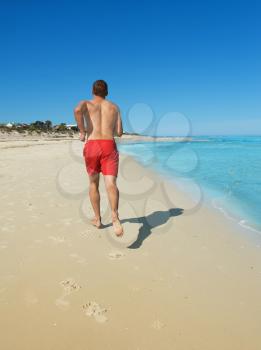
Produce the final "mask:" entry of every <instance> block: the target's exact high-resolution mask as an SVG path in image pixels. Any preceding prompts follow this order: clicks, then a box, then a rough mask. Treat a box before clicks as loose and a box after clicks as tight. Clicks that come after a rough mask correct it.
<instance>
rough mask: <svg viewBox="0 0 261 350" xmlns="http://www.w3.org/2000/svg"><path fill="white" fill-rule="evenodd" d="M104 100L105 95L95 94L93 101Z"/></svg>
mask: <svg viewBox="0 0 261 350" xmlns="http://www.w3.org/2000/svg"><path fill="white" fill-rule="evenodd" d="M104 100H105V98H104V97H101V96H97V95H93V102H95V103H101V102H102V101H104Z"/></svg>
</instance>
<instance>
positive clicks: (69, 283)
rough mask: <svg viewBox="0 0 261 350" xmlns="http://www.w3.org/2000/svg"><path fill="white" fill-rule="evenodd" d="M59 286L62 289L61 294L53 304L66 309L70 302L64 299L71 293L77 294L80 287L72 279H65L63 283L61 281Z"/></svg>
mask: <svg viewBox="0 0 261 350" xmlns="http://www.w3.org/2000/svg"><path fill="white" fill-rule="evenodd" d="M60 284H61V286H62V287H63V293H62V295H61V296H60V298H58V299H56V301H55V304H56V305H57V306H59V307H61V308H62V309H66V308H68V307H69V306H70V302H69V301H68V300H66V297H68V296H69V295H70V294H71V293H73V292H77V291H78V290H79V289H81V286H80V285H79V284H77V283H76V282H75V281H74V279H72V278H67V279H66V280H64V281H61V282H60Z"/></svg>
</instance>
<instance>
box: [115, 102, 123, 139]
mask: <svg viewBox="0 0 261 350" xmlns="http://www.w3.org/2000/svg"><path fill="white" fill-rule="evenodd" d="M122 134H123V129H122V120H121V112H120V109H119V108H117V121H116V127H115V136H119V137H121V136H122Z"/></svg>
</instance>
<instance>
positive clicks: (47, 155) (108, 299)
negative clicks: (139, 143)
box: [0, 139, 261, 350]
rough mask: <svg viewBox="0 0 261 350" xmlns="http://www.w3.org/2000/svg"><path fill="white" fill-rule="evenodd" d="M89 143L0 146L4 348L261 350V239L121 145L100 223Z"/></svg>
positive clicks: (0, 303)
mask: <svg viewBox="0 0 261 350" xmlns="http://www.w3.org/2000/svg"><path fill="white" fill-rule="evenodd" d="M82 147H83V144H82V143H81V142H80V141H78V140H76V139H73V140H71V139H64V140H52V141H50V140H49V141H48V140H37V139H33V140H19V141H15V140H10V141H8V140H4V141H3V142H1V143H0V158H1V163H0V164H1V172H0V183H1V202H0V203H1V204H0V207H1V210H0V217H1V233H0V269H1V270H0V326H1V348H2V349H4V350H28V349H39V350H46V349H48V350H49V349H59V350H65V349H74V350H83V349H84V350H86V349H91V350H93V349H98V350H100V349H108V350H109V349H119V350H121V349H125V350H147V349H149V350H154V349H164V350H172V349H178V350H192V349H200V350H220V349H222V350H226V349H227V350H231V349H233V350H246V349H247V350H259V349H260V348H261V336H260V330H261V329H260V325H261V300H260V295H261V255H260V251H261V239H260V237H259V236H258V235H257V234H255V233H254V232H252V233H251V232H250V231H247V230H246V229H244V228H243V227H240V226H239V225H236V224H235V222H233V221H231V220H228V219H226V218H225V217H224V216H223V215H222V214H221V213H219V212H218V211H215V210H213V209H212V208H209V207H208V206H207V205H206V204H205V203H204V201H202V202H200V205H197V204H196V203H194V201H193V199H192V198H191V197H190V196H189V195H188V194H186V193H184V192H182V191H181V190H180V189H179V188H177V187H176V186H175V184H174V183H172V182H170V181H168V180H166V179H164V178H162V177H160V176H159V175H158V174H156V173H155V172H153V171H152V170H150V169H148V168H145V167H144V166H142V165H141V164H140V163H138V162H137V161H136V160H135V159H134V158H132V157H131V156H128V155H124V154H120V171H119V177H118V186H119V190H120V193H121V197H120V210H119V213H120V218H121V220H122V222H123V227H124V231H125V234H124V236H123V237H122V238H116V237H115V236H114V234H113V231H112V227H111V225H110V211H109V207H108V203H107V199H106V193H105V189H104V185H103V180H102V179H101V199H102V200H101V207H102V214H103V224H104V226H105V227H104V228H103V229H101V230H97V229H96V228H94V227H93V226H91V225H90V222H89V219H90V218H91V217H92V212H91V207H90V203H89V201H88V179H87V174H86V170H85V166H84V162H83V158H82Z"/></svg>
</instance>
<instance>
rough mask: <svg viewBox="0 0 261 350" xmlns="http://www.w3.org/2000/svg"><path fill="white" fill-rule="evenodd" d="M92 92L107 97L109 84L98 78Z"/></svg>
mask: <svg viewBox="0 0 261 350" xmlns="http://www.w3.org/2000/svg"><path fill="white" fill-rule="evenodd" d="M92 92H93V94H94V95H96V96H100V97H105V96H107V95H108V85H107V83H106V81H104V80H96V81H95V82H94V83H93V85H92Z"/></svg>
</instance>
